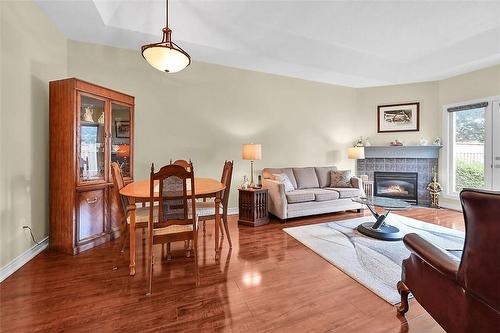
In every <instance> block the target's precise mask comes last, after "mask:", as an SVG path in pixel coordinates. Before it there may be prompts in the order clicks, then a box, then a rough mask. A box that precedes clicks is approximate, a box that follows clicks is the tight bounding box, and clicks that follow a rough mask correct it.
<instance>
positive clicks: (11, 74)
mask: <svg viewBox="0 0 500 333" xmlns="http://www.w3.org/2000/svg"><path fill="white" fill-rule="evenodd" d="M0 8H1V23H0V24H1V29H0V30H1V32H0V33H1V123H0V126H1V130H0V147H1V148H0V149H1V161H0V205H1V215H0V217H1V220H0V242H1V244H0V251H1V253H0V267H3V266H4V265H6V264H7V263H9V262H10V261H11V260H12V259H14V258H16V257H17V256H19V255H20V254H22V253H23V252H24V251H26V250H27V249H29V248H31V247H32V246H33V244H32V242H31V239H30V237H29V233H27V232H24V231H23V229H22V226H23V225H28V226H31V227H32V228H33V231H34V233H35V235H36V236H38V237H39V238H40V239H42V238H44V237H45V236H47V234H48V222H47V221H48V191H49V188H48V161H47V158H48V98H49V96H48V82H49V81H50V80H54V79H58V78H62V77H65V76H66V66H67V64H66V58H67V54H66V50H67V46H66V39H65V38H64V36H63V35H62V34H61V33H60V32H59V30H57V29H56V27H55V26H54V25H53V24H52V23H51V22H50V21H49V19H48V18H47V17H46V16H45V15H44V14H43V13H42V12H41V11H40V9H39V8H38V7H37V6H36V5H35V4H34V3H32V2H22V1H19V2H15V1H12V2H9V1H1V2H0Z"/></svg>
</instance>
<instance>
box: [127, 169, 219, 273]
mask: <svg viewBox="0 0 500 333" xmlns="http://www.w3.org/2000/svg"><path fill="white" fill-rule="evenodd" d="M149 182H150V180H149V179H145V180H137V181H133V182H131V183H129V184H127V185H125V186H124V187H123V188H122V189H121V190H120V194H121V195H123V196H126V197H127V198H128V201H129V205H130V206H129V214H130V215H129V216H130V237H129V238H130V275H135V207H136V202H145V201H147V200H148V199H149V198H150V183H149ZM194 188H195V197H196V198H215V237H214V238H215V258H216V259H219V256H220V248H219V229H220V223H221V215H220V209H219V208H220V204H221V198H222V192H223V191H224V189H225V188H226V186H225V185H224V184H223V183H221V182H220V181H218V180H215V179H211V178H195V179H194ZM187 194H188V195H191V192H190V190H189V191H188V193H187ZM154 197H155V199H159V197H160V196H159V193H158V184H155V193H154Z"/></svg>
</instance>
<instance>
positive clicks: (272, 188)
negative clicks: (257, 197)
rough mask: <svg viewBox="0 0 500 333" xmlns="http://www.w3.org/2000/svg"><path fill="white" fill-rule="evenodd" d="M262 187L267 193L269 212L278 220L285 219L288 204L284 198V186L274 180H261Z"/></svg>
mask: <svg viewBox="0 0 500 333" xmlns="http://www.w3.org/2000/svg"><path fill="white" fill-rule="evenodd" d="M262 187H263V188H266V189H267V191H268V192H269V211H270V212H271V213H272V214H273V215H275V216H277V217H279V218H280V219H286V218H287V205H288V202H287V200H286V196H285V185H283V184H281V183H280V182H278V181H276V180H272V179H263V180H262Z"/></svg>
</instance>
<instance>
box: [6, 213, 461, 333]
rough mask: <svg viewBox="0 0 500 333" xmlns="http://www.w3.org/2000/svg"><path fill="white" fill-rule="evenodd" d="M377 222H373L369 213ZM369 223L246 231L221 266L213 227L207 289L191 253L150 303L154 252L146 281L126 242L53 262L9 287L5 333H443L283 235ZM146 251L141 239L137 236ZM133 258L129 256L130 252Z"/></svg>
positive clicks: (52, 257)
mask: <svg viewBox="0 0 500 333" xmlns="http://www.w3.org/2000/svg"><path fill="white" fill-rule="evenodd" d="M365 214H367V213H365ZM401 214H403V215H406V216H409V217H414V218H417V219H420V220H423V221H427V222H432V223H436V224H440V225H443V226H447V227H452V228H457V229H462V230H463V219H462V216H461V214H460V213H458V212H454V211H449V210H433V209H426V208H416V209H412V210H410V211H407V212H404V213H401ZM360 215H363V213H361V214H356V213H337V214H329V215H322V216H320V217H313V218H301V219H294V220H290V221H289V222H288V223H287V224H286V225H283V224H280V223H278V222H277V221H276V220H273V221H272V223H271V224H269V225H266V226H263V227H258V228H251V227H238V225H237V224H236V220H237V217H236V216H231V217H230V225H231V228H230V231H231V236H232V239H233V249H232V251H228V246H227V242H225V243H224V246H223V248H222V256H221V260H220V262H216V261H215V260H214V250H213V238H212V235H213V223H211V222H208V223H207V232H206V235H205V236H204V237H201V235H202V232H201V231H200V250H199V254H200V280H201V281H200V282H201V285H200V286H199V287H198V288H196V287H195V285H194V283H195V281H194V275H193V269H194V268H193V264H192V259H191V258H185V257H184V252H183V251H182V250H181V248H182V244H178V245H177V247H174V249H176V251H174V256H175V258H174V259H173V260H172V261H167V260H166V259H160V258H159V256H160V254H161V249H160V247H159V246H158V247H157V257H158V258H157V261H156V263H155V276H154V280H153V281H154V283H153V295H152V296H151V297H147V296H145V292H146V276H145V272H146V266H145V262H144V256H143V254H144V248H142V249H141V250H139V253H138V258H137V264H138V267H137V275H136V276H135V277H129V276H128V263H127V261H126V258H127V255H126V254H125V255H124V256H122V257H121V260H120V267H119V269H118V270H116V271H113V270H112V266H113V259H114V257H115V255H116V253H117V246H118V242H112V243H109V244H106V245H103V246H101V247H98V248H95V249H93V250H90V251H87V252H84V253H82V254H80V255H78V256H74V257H73V256H69V255H65V254H59V253H54V252H49V251H46V252H43V253H42V254H40V255H38V256H37V257H36V258H35V259H33V260H32V261H31V262H30V263H28V264H27V265H25V266H24V267H23V268H22V269H20V270H19V271H17V272H16V273H14V274H13V275H12V276H11V277H9V278H8V279H6V280H5V281H4V282H3V283H2V284H1V285H0V288H1V289H0V291H1V295H0V325H1V326H0V331H1V332H32V331H40V332H63V331H64V332H113V331H116V332H152V331H159V332H176V331H206V332H210V331H227V332H262V331H273V332H288V333H290V332H442V329H441V328H440V327H439V325H437V324H436V322H435V321H434V320H433V319H432V318H431V317H430V316H429V315H428V314H427V313H426V312H425V310H423V309H422V307H421V306H420V305H419V304H418V303H417V302H415V301H411V303H410V311H409V313H408V314H407V316H406V319H405V318H401V317H397V316H396V310H395V308H394V307H393V306H391V305H389V304H388V303H386V302H385V301H383V300H382V299H381V298H379V297H377V296H376V295H375V294H373V293H372V292H370V291H369V290H367V289H366V288H365V287H363V286H362V285H360V284H359V283H357V282H356V281H354V280H352V279H351V278H350V277H348V276H347V275H345V274H344V273H342V272H341V271H340V270H338V269H337V268H335V267H334V266H332V265H331V264H329V263H328V262H326V261H325V260H323V259H322V258H321V257H320V256H318V255H316V254H315V253H314V252H312V251H311V250H309V249H308V248H306V247H305V246H303V245H302V244H301V243H299V242H298V241H296V240H294V239H293V238H292V237H290V236H288V235H287V234H286V233H285V232H283V231H282V230H281V229H282V228H284V227H290V226H297V225H302V224H311V223H319V222H327V221H333V220H339V219H345V218H351V217H356V216H360ZM136 236H137V241H138V242H139V244H140V242H141V241H140V238H141V234H140V231H138V233H137V235H136ZM127 251H128V249H127Z"/></svg>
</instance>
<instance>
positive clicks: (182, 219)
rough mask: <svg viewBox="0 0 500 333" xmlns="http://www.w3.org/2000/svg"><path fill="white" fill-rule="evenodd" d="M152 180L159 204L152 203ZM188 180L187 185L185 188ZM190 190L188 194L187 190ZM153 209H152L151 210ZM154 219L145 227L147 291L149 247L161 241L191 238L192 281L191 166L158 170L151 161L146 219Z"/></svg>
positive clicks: (193, 217)
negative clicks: (156, 188)
mask: <svg viewBox="0 0 500 333" xmlns="http://www.w3.org/2000/svg"><path fill="white" fill-rule="evenodd" d="M155 182H158V200H159V204H158V205H157V206H154V201H155ZM188 184H189V185H190V186H189V187H190V189H188ZM188 191H190V194H188ZM155 212H156V213H155ZM155 214H156V216H157V220H158V222H156V223H152V227H151V228H149V253H148V263H149V270H148V271H149V279H148V295H151V293H152V288H153V264H154V256H153V247H154V245H155V244H165V243H167V244H168V243H172V242H177V241H192V242H193V252H194V264H195V280H196V285H198V284H199V279H198V217H197V215H196V207H195V185H194V168H193V166H192V165H190V168H189V169H187V168H184V167H182V166H180V165H175V164H169V165H166V166H164V167H162V168H161V169H160V170H159V171H158V172H156V173H155V171H154V164H153V165H151V175H150V199H149V219H150V221H154V219H155Z"/></svg>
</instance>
